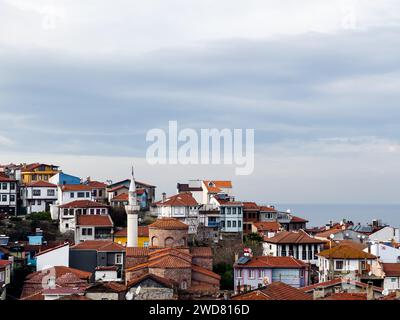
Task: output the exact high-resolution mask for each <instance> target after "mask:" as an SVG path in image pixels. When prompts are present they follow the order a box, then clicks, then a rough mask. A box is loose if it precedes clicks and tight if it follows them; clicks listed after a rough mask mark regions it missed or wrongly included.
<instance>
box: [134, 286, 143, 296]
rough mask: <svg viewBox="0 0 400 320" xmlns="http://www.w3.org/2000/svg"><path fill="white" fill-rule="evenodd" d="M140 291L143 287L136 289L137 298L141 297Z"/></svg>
mask: <svg viewBox="0 0 400 320" xmlns="http://www.w3.org/2000/svg"><path fill="white" fill-rule="evenodd" d="M140 290H142V287H141V286H139V287H137V288H136V291H135V294H136V295H137V296H138V295H139V293H140Z"/></svg>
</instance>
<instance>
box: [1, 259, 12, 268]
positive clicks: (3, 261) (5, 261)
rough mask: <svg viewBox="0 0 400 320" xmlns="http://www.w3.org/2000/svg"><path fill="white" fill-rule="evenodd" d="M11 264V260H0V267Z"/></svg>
mask: <svg viewBox="0 0 400 320" xmlns="http://www.w3.org/2000/svg"><path fill="white" fill-rule="evenodd" d="M10 264H11V261H8V260H0V268H1V267H5V266H8V265H10Z"/></svg>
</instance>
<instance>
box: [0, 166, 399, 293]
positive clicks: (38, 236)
mask: <svg viewBox="0 0 400 320" xmlns="http://www.w3.org/2000/svg"><path fill="white" fill-rule="evenodd" d="M155 189H156V187H155V186H154V185H151V184H148V183H144V182H139V181H137V180H136V179H135V177H134V174H133V171H132V175H131V177H130V178H129V179H126V180H123V181H119V182H114V183H113V182H111V181H108V182H107V183H104V182H99V181H94V180H92V179H90V178H86V179H81V178H80V177H76V176H73V175H70V174H66V173H64V172H63V171H61V170H60V168H59V167H58V166H55V165H48V164H41V163H34V164H20V165H14V164H9V165H2V166H0V218H2V219H7V218H10V217H13V216H18V217H24V216H29V215H31V214H34V213H39V212H47V213H49V214H50V216H51V219H52V220H53V221H54V222H55V223H57V225H58V228H59V231H60V232H61V233H62V234H70V235H71V240H70V241H68V242H66V241H62V240H60V241H46V235H45V234H44V233H43V231H42V230H40V229H38V230H36V231H35V232H34V233H33V234H32V235H30V236H29V237H28V239H20V241H16V242H11V241H9V237H8V236H7V235H0V299H5V298H6V296H7V292H6V290H7V286H9V285H10V282H12V279H13V269H15V268H17V267H19V266H22V265H28V266H30V267H31V268H32V269H33V270H32V271H33V272H32V273H31V274H29V275H28V276H27V277H26V279H25V281H24V285H23V288H22V293H21V296H20V297H15V298H20V299H23V300H54V299H63V300H147V299H148V300H157V299H159V300H165V299H205V298H208V299H233V300H291V299H292V300H319V299H326V300H373V299H383V300H389V299H393V300H395V299H400V234H399V229H398V228H395V227H392V226H389V225H385V224H383V223H382V222H381V221H379V220H374V221H373V222H372V223H371V224H367V225H361V224H354V223H352V222H350V221H345V220H343V221H340V222H338V223H333V222H329V223H328V224H327V225H325V226H323V227H315V228H309V227H307V223H308V221H307V220H306V219H303V218H301V217H298V216H295V215H293V214H292V213H291V211H290V210H288V211H281V210H278V209H277V208H275V207H274V206H271V205H265V204H257V203H255V202H246V201H240V200H239V199H236V197H235V193H234V189H233V185H232V182H231V181H222V180H195V181H189V182H188V183H178V184H177V191H176V193H175V194H173V195H169V196H167V194H165V193H162V195H161V197H160V198H156V192H155ZM118 211H123V212H124V214H125V213H126V217H127V228H124V227H120V226H116V225H115V223H114V221H113V219H112V216H113V212H118ZM140 217H147V218H148V219H147V221H150V222H149V223H148V224H147V225H146V224H144V222H143V221H144V219H142V218H140ZM250 235H252V236H253V238H254V236H257V238H258V239H259V240H258V242H259V243H258V245H259V248H260V249H261V253H259V254H258V255H255V254H253V251H252V250H251V249H250V248H245V246H244V245H243V250H239V251H238V250H237V249H236V248H235V249H232V252H231V254H232V256H233V257H234V264H233V275H232V277H233V278H232V288H233V290H221V287H220V280H221V275H219V274H217V273H215V272H214V270H213V266H214V257H215V252H216V248H218V247H224V246H227V248H228V249H229V246H228V245H227V244H228V243H231V242H232V240H233V242H235V243H242V244H243V239H244V238H246V236H250ZM229 241H230V242H229Z"/></svg>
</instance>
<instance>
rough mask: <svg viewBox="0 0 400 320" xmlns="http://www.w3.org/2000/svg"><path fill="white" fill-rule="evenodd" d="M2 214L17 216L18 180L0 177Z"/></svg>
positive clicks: (0, 210) (0, 206) (0, 209)
mask: <svg viewBox="0 0 400 320" xmlns="http://www.w3.org/2000/svg"><path fill="white" fill-rule="evenodd" d="M0 214H9V215H16V214H17V180H15V179H11V178H8V177H7V176H5V175H0Z"/></svg>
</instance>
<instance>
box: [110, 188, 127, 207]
mask: <svg viewBox="0 0 400 320" xmlns="http://www.w3.org/2000/svg"><path fill="white" fill-rule="evenodd" d="M128 191H129V185H128V186H127V185H124V184H120V185H117V186H115V187H112V188H111V189H107V197H108V203H111V201H112V199H114V198H116V197H118V196H120V195H122V194H125V193H126V194H127V193H128Z"/></svg>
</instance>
